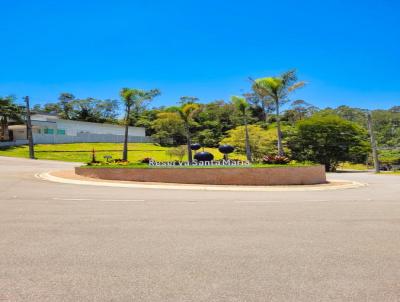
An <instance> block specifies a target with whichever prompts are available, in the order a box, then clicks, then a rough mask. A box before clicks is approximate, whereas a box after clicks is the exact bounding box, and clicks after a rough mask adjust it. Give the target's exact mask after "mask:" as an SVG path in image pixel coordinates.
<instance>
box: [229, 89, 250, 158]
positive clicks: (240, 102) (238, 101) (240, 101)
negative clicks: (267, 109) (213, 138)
mask: <svg viewBox="0 0 400 302" xmlns="http://www.w3.org/2000/svg"><path fill="white" fill-rule="evenodd" d="M231 100H232V103H233V104H234V105H235V107H236V109H237V110H238V111H239V112H240V113H241V114H242V116H243V122H244V132H245V142H246V158H247V160H248V161H251V149H250V138H249V130H248V129H247V109H248V108H249V103H248V102H247V101H246V99H245V98H244V97H240V96H233V97H232V98H231Z"/></svg>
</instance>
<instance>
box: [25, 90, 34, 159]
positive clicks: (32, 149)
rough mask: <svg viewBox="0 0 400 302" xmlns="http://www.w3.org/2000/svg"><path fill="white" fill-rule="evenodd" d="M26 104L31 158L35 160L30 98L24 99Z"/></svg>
mask: <svg viewBox="0 0 400 302" xmlns="http://www.w3.org/2000/svg"><path fill="white" fill-rule="evenodd" d="M24 100H25V104H26V132H27V138H28V143H29V158H30V159H35V149H34V147H33V135H32V122H31V110H30V107H29V96H26V97H24Z"/></svg>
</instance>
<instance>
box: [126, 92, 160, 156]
mask: <svg viewBox="0 0 400 302" xmlns="http://www.w3.org/2000/svg"><path fill="white" fill-rule="evenodd" d="M159 94H160V91H159V90H158V89H152V90H148V91H146V90H142V89H130V88H122V89H121V92H120V95H121V98H122V100H123V102H124V105H125V137H124V150H123V153H122V159H123V160H124V161H127V160H128V136H129V124H130V121H131V110H132V107H134V108H135V107H139V106H141V105H143V104H144V103H145V102H146V101H149V100H152V99H153V98H154V97H156V96H157V95H159Z"/></svg>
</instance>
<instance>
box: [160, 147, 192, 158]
mask: <svg viewBox="0 0 400 302" xmlns="http://www.w3.org/2000/svg"><path fill="white" fill-rule="evenodd" d="M186 149H187V147H186V146H178V147H176V148H171V149H169V150H167V151H165V153H166V154H167V155H168V156H169V157H170V158H172V157H177V158H178V159H179V160H180V161H183V158H184V157H185V155H186Z"/></svg>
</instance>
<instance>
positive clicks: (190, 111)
mask: <svg viewBox="0 0 400 302" xmlns="http://www.w3.org/2000/svg"><path fill="white" fill-rule="evenodd" d="M177 111H178V114H179V116H180V118H181V119H182V121H183V124H184V126H185V133H186V143H187V152H188V161H189V164H192V162H193V159H192V148H191V147H190V145H191V135H190V124H191V122H192V121H193V118H194V117H195V116H196V114H197V113H198V112H199V111H200V105H199V104H196V103H188V104H185V105H183V106H182V107H180V108H178V109H177Z"/></svg>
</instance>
